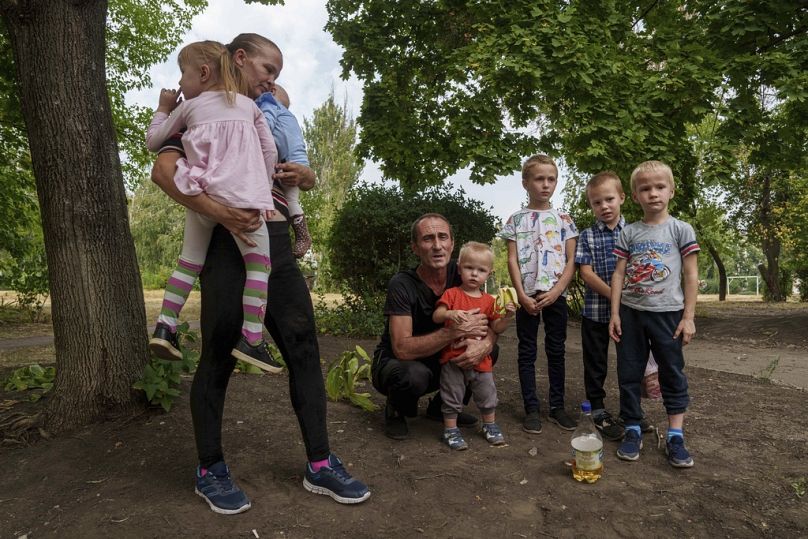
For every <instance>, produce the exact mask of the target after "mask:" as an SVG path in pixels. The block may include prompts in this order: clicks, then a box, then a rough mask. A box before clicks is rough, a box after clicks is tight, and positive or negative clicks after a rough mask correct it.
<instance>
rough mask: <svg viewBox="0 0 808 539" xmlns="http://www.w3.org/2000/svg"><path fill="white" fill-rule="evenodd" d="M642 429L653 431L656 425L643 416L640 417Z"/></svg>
mask: <svg viewBox="0 0 808 539" xmlns="http://www.w3.org/2000/svg"><path fill="white" fill-rule="evenodd" d="M640 430H641V431H643V432H651V431H653V430H654V426H653V425H652V424H651V422H650V421H648V420H647V419H646V418H644V417H643V418H642V419H640Z"/></svg>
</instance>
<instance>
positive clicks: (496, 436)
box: [483, 423, 505, 445]
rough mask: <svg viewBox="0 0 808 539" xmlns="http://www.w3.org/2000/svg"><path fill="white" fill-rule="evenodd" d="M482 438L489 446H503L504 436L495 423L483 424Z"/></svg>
mask: <svg viewBox="0 0 808 539" xmlns="http://www.w3.org/2000/svg"><path fill="white" fill-rule="evenodd" d="M483 436H485V439H486V441H487V442H488V443H489V444H491V445H505V436H503V435H502V431H501V430H500V428H499V425H497V424H496V423H483Z"/></svg>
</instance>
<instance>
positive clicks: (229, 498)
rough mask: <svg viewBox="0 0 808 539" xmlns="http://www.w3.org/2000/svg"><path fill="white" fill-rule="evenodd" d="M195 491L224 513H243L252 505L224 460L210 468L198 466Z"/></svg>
mask: <svg viewBox="0 0 808 539" xmlns="http://www.w3.org/2000/svg"><path fill="white" fill-rule="evenodd" d="M194 492H196V493H197V494H199V495H200V496H201V497H202V498H203V499H204V500H205V501H206V502H208V505H209V506H210V508H211V509H212V510H213V511H214V512H216V513H220V514H222V515H235V514H237V513H243V512H244V511H246V510H247V509H249V508H250V507H252V505H251V504H250V500H249V499H248V498H247V495H246V494H244V492H243V491H242V490H241V489H240V488H238V486H236V484H235V483H234V482H233V480H232V479H230V469H229V468H228V467H227V465H226V464H225V463H224V462H222V461H219V462H217V463H216V464H214V465H213V466H211V467H210V468H208V469H203V468H202V467H201V466H197V468H196V487H195V488H194Z"/></svg>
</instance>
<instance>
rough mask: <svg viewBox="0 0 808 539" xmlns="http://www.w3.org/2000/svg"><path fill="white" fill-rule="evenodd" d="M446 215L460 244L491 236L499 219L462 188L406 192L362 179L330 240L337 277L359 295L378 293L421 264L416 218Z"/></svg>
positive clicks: (343, 207) (344, 208)
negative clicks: (415, 239) (394, 278)
mask: <svg viewBox="0 0 808 539" xmlns="http://www.w3.org/2000/svg"><path fill="white" fill-rule="evenodd" d="M431 212H436V213H440V214H442V215H443V216H445V217H446V218H447V219H448V220H449V223H451V225H452V230H453V234H454V243H455V247H456V248H457V249H459V248H460V246H461V245H462V244H463V243H465V242H467V241H471V240H474V241H481V242H484V243H487V242H489V241H491V239H492V238H493V237H494V234H495V233H496V224H497V219H496V218H495V217H494V216H493V215H492V214H491V212H490V210H489V209H486V207H485V206H484V204H483V203H482V202H480V201H477V200H473V199H470V198H468V197H467V196H466V194H465V192H464V191H463V190H462V189H457V190H447V189H439V188H427V189H425V190H423V191H405V190H402V189H401V188H399V187H397V186H390V185H370V184H359V185H357V186H356V187H355V188H354V189H352V190H351V191H350V193H349V194H348V197H347V199H346V200H345V203H344V204H343V206H342V208H341V209H340V211H339V212H338V214H337V217H336V219H335V221H334V226H333V228H332V229H331V235H330V238H329V242H328V247H329V256H330V258H331V272H332V278H333V279H334V280H335V281H337V282H338V283H342V284H344V285H345V286H346V287H347V288H348V290H350V291H351V292H353V293H354V294H355V295H357V296H360V297H361V296H367V295H371V296H378V295H381V294H384V292H385V291H386V290H387V283H388V282H389V281H390V278H391V277H392V276H393V275H394V274H395V273H396V272H398V271H399V270H401V269H404V268H409V267H415V266H416V265H417V263H418V261H417V259H416V257H415V255H414V254H413V252H412V240H411V237H412V236H411V228H412V223H413V222H414V221H415V220H416V219H417V218H418V217H420V216H421V215H423V214H425V213H431Z"/></svg>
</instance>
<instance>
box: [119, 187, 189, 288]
mask: <svg viewBox="0 0 808 539" xmlns="http://www.w3.org/2000/svg"><path fill="white" fill-rule="evenodd" d="M129 223H130V227H131V230H132V239H133V240H134V242H135V250H136V251H137V259H138V266H140V273H141V277H142V279H143V286H144V287H146V288H158V289H159V288H163V287H164V286H165V283H166V280H167V279H168V277H169V276H170V275H171V272H172V271H174V268H175V267H176V265H177V257H178V256H179V254H180V250H181V249H182V236H183V229H184V227H185V209H184V208H183V207H182V206H180V205H179V204H176V203H175V202H174V201H173V200H171V198H169V197H168V196H166V194H165V193H163V191H161V190H160V188H159V187H157V186H156V185H155V184H154V183H152V182H150V181H144V182H142V183H141V184H140V185H139V186H138V187H137V189H136V190H135V193H134V194H133V195H132V198H131V199H130V202H129Z"/></svg>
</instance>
